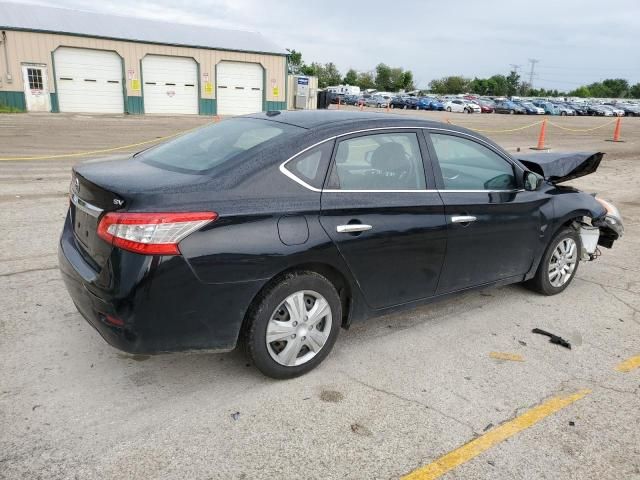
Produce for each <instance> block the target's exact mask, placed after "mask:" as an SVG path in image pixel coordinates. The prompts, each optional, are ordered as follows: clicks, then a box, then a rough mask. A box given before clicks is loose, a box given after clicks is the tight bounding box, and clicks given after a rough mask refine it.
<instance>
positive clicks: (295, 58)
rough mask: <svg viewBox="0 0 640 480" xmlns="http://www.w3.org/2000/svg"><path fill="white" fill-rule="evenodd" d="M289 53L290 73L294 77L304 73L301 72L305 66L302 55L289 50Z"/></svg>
mask: <svg viewBox="0 0 640 480" xmlns="http://www.w3.org/2000/svg"><path fill="white" fill-rule="evenodd" d="M287 52H289V73H290V74H293V75H298V74H300V73H302V72H301V70H302V68H303V67H304V66H305V65H304V62H303V61H302V53H301V52H298V51H297V50H294V49H288V48H287Z"/></svg>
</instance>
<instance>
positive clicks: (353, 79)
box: [343, 68, 358, 85]
mask: <svg viewBox="0 0 640 480" xmlns="http://www.w3.org/2000/svg"><path fill="white" fill-rule="evenodd" d="M343 81H344V84H345V85H356V84H357V83H358V72H356V71H355V70H354V69H353V68H350V69H349V70H348V71H347V74H346V75H345V76H344V80H343Z"/></svg>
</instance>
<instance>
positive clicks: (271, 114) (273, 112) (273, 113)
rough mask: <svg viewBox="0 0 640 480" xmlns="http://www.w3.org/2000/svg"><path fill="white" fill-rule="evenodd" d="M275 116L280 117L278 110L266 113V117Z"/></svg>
mask: <svg viewBox="0 0 640 480" xmlns="http://www.w3.org/2000/svg"><path fill="white" fill-rule="evenodd" d="M276 115H280V110H269V111H267V117H275V116H276Z"/></svg>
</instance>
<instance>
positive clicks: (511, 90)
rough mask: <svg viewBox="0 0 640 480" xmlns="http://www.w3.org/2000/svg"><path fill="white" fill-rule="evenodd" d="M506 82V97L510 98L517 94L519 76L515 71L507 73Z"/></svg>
mask: <svg viewBox="0 0 640 480" xmlns="http://www.w3.org/2000/svg"><path fill="white" fill-rule="evenodd" d="M506 80H507V95H509V96H510V97H511V96H513V95H515V94H516V93H518V87H519V86H520V75H518V72H516V71H515V70H511V72H509V76H508V77H507V78H506Z"/></svg>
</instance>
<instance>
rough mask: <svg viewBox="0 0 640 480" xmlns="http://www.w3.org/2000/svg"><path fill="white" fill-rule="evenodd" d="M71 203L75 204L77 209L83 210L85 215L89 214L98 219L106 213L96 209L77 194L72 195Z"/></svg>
mask: <svg viewBox="0 0 640 480" xmlns="http://www.w3.org/2000/svg"><path fill="white" fill-rule="evenodd" d="M71 202H73V204H74V205H75V206H76V207H78V208H79V209H80V210H82V211H83V212H84V213H88V214H89V215H91V216H92V217H96V218H97V217H99V216H100V214H102V212H103V211H104V210H102V209H101V208H98V207H96V206H95V205H91V204H90V203H88V202H85V201H84V200H82V199H81V198H80V197H78V195H76V194H75V193H73V194H71Z"/></svg>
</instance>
